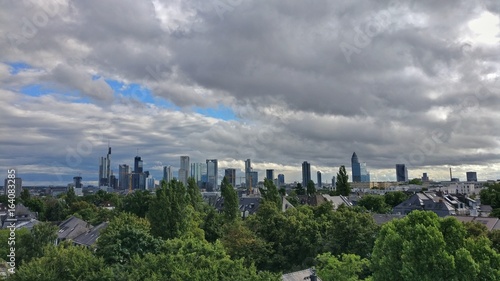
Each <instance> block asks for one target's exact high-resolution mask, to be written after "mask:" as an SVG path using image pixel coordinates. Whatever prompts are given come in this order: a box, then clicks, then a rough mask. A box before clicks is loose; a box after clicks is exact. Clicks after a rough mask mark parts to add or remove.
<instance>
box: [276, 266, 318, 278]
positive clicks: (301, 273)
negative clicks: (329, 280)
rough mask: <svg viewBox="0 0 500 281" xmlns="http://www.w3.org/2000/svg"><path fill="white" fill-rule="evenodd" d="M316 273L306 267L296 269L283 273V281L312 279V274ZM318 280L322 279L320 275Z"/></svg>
mask: <svg viewBox="0 0 500 281" xmlns="http://www.w3.org/2000/svg"><path fill="white" fill-rule="evenodd" d="M313 273H314V271H313V270H312V269H310V268H308V269H304V270H301V271H295V272H291V273H287V274H283V276H282V280H283V281H304V280H311V279H310V276H311V275H312V274H313ZM316 280H317V281H321V279H320V278H319V277H316Z"/></svg>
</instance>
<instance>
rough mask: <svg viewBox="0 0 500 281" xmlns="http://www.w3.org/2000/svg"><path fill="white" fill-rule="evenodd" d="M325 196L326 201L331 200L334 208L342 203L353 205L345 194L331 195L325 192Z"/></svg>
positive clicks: (348, 205)
mask: <svg viewBox="0 0 500 281" xmlns="http://www.w3.org/2000/svg"><path fill="white" fill-rule="evenodd" d="M323 198H325V200H326V201H329V202H331V203H332V204H333V209H334V210H336V209H337V208H338V207H340V205H342V204H344V205H346V206H347V207H351V206H352V203H351V202H350V201H349V199H348V198H347V197H345V196H342V195H340V196H331V195H328V194H323Z"/></svg>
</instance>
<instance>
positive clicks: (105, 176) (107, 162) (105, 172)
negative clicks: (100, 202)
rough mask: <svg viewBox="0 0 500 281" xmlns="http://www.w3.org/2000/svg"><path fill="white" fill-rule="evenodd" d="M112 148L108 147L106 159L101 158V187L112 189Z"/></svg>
mask: <svg viewBox="0 0 500 281" xmlns="http://www.w3.org/2000/svg"><path fill="white" fill-rule="evenodd" d="M110 167H111V147H108V154H107V155H106V157H101V159H100V161H99V187H110V176H111V169H110Z"/></svg>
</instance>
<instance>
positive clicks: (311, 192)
mask: <svg viewBox="0 0 500 281" xmlns="http://www.w3.org/2000/svg"><path fill="white" fill-rule="evenodd" d="M315 194H316V187H315V186H314V182H313V181H312V180H309V182H307V195H315Z"/></svg>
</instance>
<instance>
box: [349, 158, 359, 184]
mask: <svg viewBox="0 0 500 281" xmlns="http://www.w3.org/2000/svg"><path fill="white" fill-rule="evenodd" d="M351 169H352V182H361V166H360V165H359V160H358V155H356V152H354V153H353V154H352V157H351Z"/></svg>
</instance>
